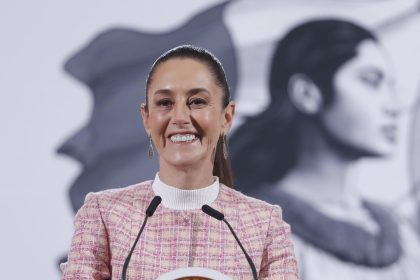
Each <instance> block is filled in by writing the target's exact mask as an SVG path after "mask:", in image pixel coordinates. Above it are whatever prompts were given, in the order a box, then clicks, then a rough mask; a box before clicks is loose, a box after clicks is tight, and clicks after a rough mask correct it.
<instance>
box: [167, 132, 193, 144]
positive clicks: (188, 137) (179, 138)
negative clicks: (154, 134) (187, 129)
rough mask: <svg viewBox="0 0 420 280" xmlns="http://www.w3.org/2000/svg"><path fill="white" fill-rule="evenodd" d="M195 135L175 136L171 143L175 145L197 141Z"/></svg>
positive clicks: (172, 137)
mask: <svg viewBox="0 0 420 280" xmlns="http://www.w3.org/2000/svg"><path fill="white" fill-rule="evenodd" d="M195 138H196V137H195V135H194V134H175V135H172V136H171V141H172V142H174V143H180V142H191V141H193V140H195Z"/></svg>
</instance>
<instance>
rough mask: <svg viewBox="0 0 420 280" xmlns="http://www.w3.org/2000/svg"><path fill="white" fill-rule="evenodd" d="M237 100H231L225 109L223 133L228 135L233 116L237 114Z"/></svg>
mask: <svg viewBox="0 0 420 280" xmlns="http://www.w3.org/2000/svg"><path fill="white" fill-rule="evenodd" d="M235 106H236V104H235V102H233V101H230V102H229V104H228V105H227V106H226V107H225V108H224V109H223V116H222V117H223V121H222V132H223V135H227V134H228V132H229V130H230V128H231V126H232V122H233V116H234V115H235Z"/></svg>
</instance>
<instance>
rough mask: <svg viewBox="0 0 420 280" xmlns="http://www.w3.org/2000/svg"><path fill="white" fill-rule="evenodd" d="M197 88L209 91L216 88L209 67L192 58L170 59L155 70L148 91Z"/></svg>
mask: <svg viewBox="0 0 420 280" xmlns="http://www.w3.org/2000/svg"><path fill="white" fill-rule="evenodd" d="M198 86H199V87H204V88H209V89H210V88H212V87H214V86H216V83H215V81H214V77H213V75H212V73H211V72H210V69H209V67H208V66H207V65H206V64H205V63H204V62H202V61H199V60H196V59H192V58H171V59H169V60H167V61H165V62H162V63H161V64H159V65H158V66H157V68H156V69H155V72H154V74H153V77H152V80H151V84H150V90H152V91H153V90H157V89H160V88H174V89H175V88H177V89H187V88H191V87H198Z"/></svg>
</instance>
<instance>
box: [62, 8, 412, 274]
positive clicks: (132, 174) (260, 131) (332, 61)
mask: <svg viewBox="0 0 420 280" xmlns="http://www.w3.org/2000/svg"><path fill="white" fill-rule="evenodd" d="M356 2H357V3H355V2H351V3H350V1H326V0H325V1H322V0H319V1H309V0H308V1H304V0H302V1H263V2H261V1H255V0H254V1H251V0H248V1H232V2H229V1H228V2H223V3H219V4H217V5H215V6H213V7H211V8H209V9H207V10H205V11H202V12H200V13H198V14H195V15H194V16H193V17H192V18H190V19H189V20H187V21H186V22H185V23H184V24H182V25H181V26H178V27H177V28H175V29H173V30H171V31H169V32H166V33H156V32H155V33H152V32H147V31H145V30H135V29H128V28H110V29H107V30H101V31H100V32H99V35H92V37H91V40H90V41H88V42H86V45H85V46H84V47H83V48H81V49H78V50H75V52H74V53H73V54H71V56H70V58H69V59H68V60H67V61H66V62H65V65H64V68H65V71H66V73H68V74H69V75H71V76H72V77H74V78H75V79H76V80H77V82H79V83H82V84H84V85H85V86H86V87H87V88H88V90H89V91H90V93H91V94H92V96H93V109H92V113H91V116H90V119H89V120H88V122H87V123H86V125H85V126H83V127H82V128H80V129H79V130H78V131H77V132H76V133H75V134H73V135H72V136H70V137H69V139H67V140H66V141H65V142H64V143H63V144H62V145H61V146H60V147H59V149H58V153H60V154H63V155H67V156H69V157H71V158H74V159H75V160H77V161H78V162H79V163H80V164H81V167H82V170H81V172H80V174H79V175H78V177H77V178H75V180H74V182H73V183H72V184H71V185H70V186H69V196H68V199H69V200H70V201H71V205H72V208H73V211H74V212H77V210H78V209H79V208H80V206H81V205H82V204H83V200H84V197H85V196H86V194H87V193H88V192H92V191H93V192H95V191H100V190H103V189H107V188H115V187H124V186H127V185H129V184H133V183H136V182H139V181H143V180H147V179H151V178H153V177H154V172H156V170H157V164H158V163H157V162H156V161H153V160H152V161H151V160H149V159H148V157H147V147H148V145H149V139H148V137H147V135H146V133H145V131H144V129H143V127H142V122H141V119H140V114H139V106H140V103H141V102H142V101H143V99H144V87H145V80H146V74H147V72H148V70H149V67H150V66H151V64H152V63H153V60H154V59H155V58H156V57H157V56H158V55H159V54H161V53H162V52H164V51H165V50H167V49H169V48H172V47H174V46H177V45H181V44H193V45H197V46H200V47H204V48H207V49H209V50H210V51H211V52H213V53H214V54H215V55H216V56H217V57H219V58H220V59H221V61H222V63H223V65H224V67H225V71H226V73H227V77H228V79H229V83H230V87H231V90H232V94H233V99H234V100H235V101H236V102H237V110H238V112H237V119H236V124H235V127H234V129H233V132H232V134H231V135H230V145H231V150H230V157H231V160H232V164H233V169H234V172H235V180H236V184H235V185H236V186H237V189H239V190H241V191H243V192H244V193H246V194H249V195H252V196H254V197H256V198H260V199H264V200H266V201H269V202H270V203H275V204H279V205H280V206H281V207H282V208H283V215H284V218H285V220H286V221H287V222H288V223H289V224H290V225H291V227H292V232H293V239H294V242H295V250H296V254H297V257H298V261H299V270H300V274H301V279H303V280H312V279H314V280H315V279H366V280H374V279H402V280H406V279H407V280H411V279H417V278H418V277H419V276H420V192H419V188H420V150H419V146H420V105H419V104H420V101H419V100H420V64H419V63H418V61H416V60H417V58H415V57H412V58H411V59H410V58H407V57H406V56H405V55H406V54H405V53H404V50H405V48H407V46H409V45H410V42H411V41H414V40H419V39H418V38H415V36H417V37H419V36H418V35H419V34H420V29H419V27H420V25H419V24H418V23H417V22H418V21H419V19H420V4H419V3H418V2H417V1H405V2H404V4H403V5H395V1H392V0H389V1H386V0H383V1H380V0H377V1H373V0H372V1H356ZM397 6H398V8H395V7H397ZM413 26H414V27H413ZM416 32H417V33H416ZM416 34H417V35H416ZM416 42H417V41H416ZM407 53H408V52H407ZM411 73H418V74H419V76H418V77H417V78H415V77H412V75H411ZM401 85H402V86H401ZM390 170H391V171H390ZM390 178H393V179H392V180H391V179H390ZM63 253H64V252H63Z"/></svg>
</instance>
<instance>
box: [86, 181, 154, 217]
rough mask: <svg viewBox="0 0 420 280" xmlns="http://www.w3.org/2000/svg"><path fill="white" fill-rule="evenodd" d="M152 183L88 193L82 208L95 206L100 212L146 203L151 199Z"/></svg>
mask: <svg viewBox="0 0 420 280" xmlns="http://www.w3.org/2000/svg"><path fill="white" fill-rule="evenodd" d="M151 184H152V181H144V182H141V183H137V184H134V185H130V186H127V187H123V188H114V189H107V190H103V191H100V192H92V193H88V194H87V195H86V198H85V203H84V205H83V207H86V206H88V205H95V206H96V207H98V208H99V210H100V211H101V212H107V211H110V210H113V209H116V208H118V209H121V210H122V209H123V208H126V207H131V206H132V205H133V203H134V202H135V201H137V200H140V201H143V200H144V201H148V200H150V199H151V198H152V197H153V190H152V187H151Z"/></svg>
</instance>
